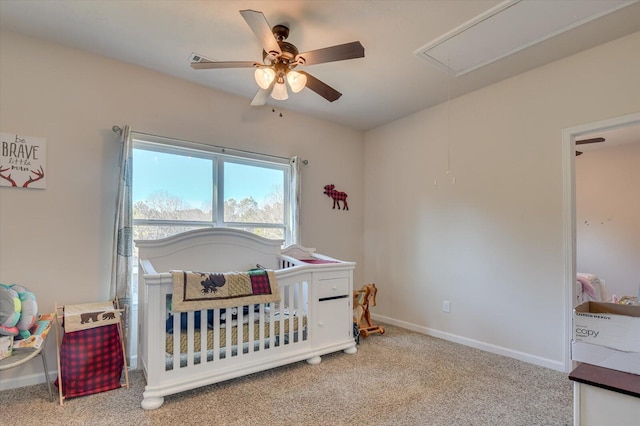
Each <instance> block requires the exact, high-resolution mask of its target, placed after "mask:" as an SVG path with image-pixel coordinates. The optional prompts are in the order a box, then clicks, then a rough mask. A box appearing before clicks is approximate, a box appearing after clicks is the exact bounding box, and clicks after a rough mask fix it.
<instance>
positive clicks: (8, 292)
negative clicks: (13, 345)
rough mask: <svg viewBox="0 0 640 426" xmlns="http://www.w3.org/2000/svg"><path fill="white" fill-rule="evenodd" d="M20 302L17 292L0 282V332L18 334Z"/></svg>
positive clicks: (8, 334) (6, 334)
mask: <svg viewBox="0 0 640 426" xmlns="http://www.w3.org/2000/svg"><path fill="white" fill-rule="evenodd" d="M21 311H22V303H21V302H20V297H19V296H18V293H17V292H16V291H15V290H13V289H12V288H11V287H9V286H5V285H4V284H0V334H2V335H5V336H17V335H18V334H19V330H18V327H17V326H16V324H18V321H20V312H21Z"/></svg>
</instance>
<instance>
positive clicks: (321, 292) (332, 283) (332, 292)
mask: <svg viewBox="0 0 640 426" xmlns="http://www.w3.org/2000/svg"><path fill="white" fill-rule="evenodd" d="M316 295H317V297H318V300H319V301H320V302H322V301H324V300H332V299H335V298H338V297H346V296H349V278H331V279H324V280H319V281H318V288H317V292H316Z"/></svg>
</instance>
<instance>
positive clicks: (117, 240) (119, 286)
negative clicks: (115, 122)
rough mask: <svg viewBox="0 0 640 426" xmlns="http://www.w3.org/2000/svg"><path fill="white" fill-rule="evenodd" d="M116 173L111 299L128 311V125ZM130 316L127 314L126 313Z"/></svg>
mask: <svg viewBox="0 0 640 426" xmlns="http://www.w3.org/2000/svg"><path fill="white" fill-rule="evenodd" d="M120 148H121V149H120V160H119V163H118V166H119V168H120V170H119V174H118V195H117V197H116V214H115V223H114V225H115V226H114V230H113V253H112V256H113V260H112V264H111V287H110V289H109V297H110V299H113V298H118V300H119V301H120V308H124V307H125V306H126V309H127V312H129V308H130V306H129V305H130V301H129V297H130V294H131V273H132V267H133V262H132V261H133V226H132V218H131V214H132V213H131V203H132V201H131V200H132V194H131V189H132V188H131V179H132V176H131V171H132V169H131V168H132V141H131V135H130V133H129V126H124V128H123V129H122V139H121V147H120ZM128 316H129V315H128Z"/></svg>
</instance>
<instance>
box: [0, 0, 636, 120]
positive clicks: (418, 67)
mask: <svg viewBox="0 0 640 426" xmlns="http://www.w3.org/2000/svg"><path fill="white" fill-rule="evenodd" d="M524 1H538V0H524ZM542 1H546V0H542ZM549 1H550V0H549ZM555 1H556V2H566V1H570V2H583V3H585V4H587V3H589V2H591V1H596V0H555ZM597 1H611V0H597ZM500 3H501V0H486V1H484V0H462V1H453V0H447V1H445V0H441V1H437V0H431V1H417V0H408V1H405V0H350V1H338V0H315V1H310V0H301V1H287V0H283V1H280V0H279V1H237V0H234V1H196V0H192V1H178V0H163V1H147V0H136V1H134V0H128V1H125V0H111V1H110V0H93V1H78V0H30V1H24V0H0V29H2V30H9V31H15V32H19V33H23V34H27V35H30V36H33V37H38V38H42V39H46V40H49V41H51V42H55V43H61V44H64V45H68V46H72V47H75V48H79V49H83V50H86V51H89V52H93V53H96V54H99V55H103V56H107V57H111V58H114V59H117V60H120V61H124V62H128V63H131V64H136V65H140V66H143V67H146V68H150V69H152V70H156V71H158V72H161V73H165V74H169V75H172V76H175V77H178V78H182V79H185V80H188V81H192V82H195V83H198V84H201V85H203V86H208V87H212V88H216V89H218V90H221V91H225V92H228V93H232V94H236V95H238V96H242V97H245V98H246V99H247V103H249V102H250V101H251V99H252V98H253V97H254V95H255V93H256V91H257V86H256V84H255V81H254V80H253V70H252V69H219V70H197V71H196V70H193V69H192V68H191V67H190V66H189V59H190V56H191V54H192V53H198V54H200V55H203V56H204V57H207V58H210V59H213V60H216V61H254V60H255V61H257V60H260V59H261V51H262V48H261V46H260V44H259V42H258V41H257V39H256V38H255V36H254V35H253V33H252V32H251V30H250V29H249V27H248V26H247V24H246V22H245V21H244V19H243V18H242V17H241V15H240V13H239V10H241V9H254V10H258V11H262V12H263V13H264V15H265V17H266V18H267V20H268V22H269V24H270V25H271V26H273V25H276V24H286V25H288V26H289V27H290V30H291V32H290V35H289V38H288V39H287V41H288V42H290V43H293V44H294V45H296V46H297V47H298V49H299V50H300V51H301V52H304V51H310V50H315V49H320V48H323V47H328V46H333V45H336V44H342V43H347V42H351V41H356V40H359V41H360V42H361V43H362V44H363V45H364V47H365V58H361V59H353V60H348V61H341V62H332V63H326V64H319V65H312V66H309V67H307V68H306V69H305V70H306V71H308V72H310V73H311V74H313V75H314V76H315V77H317V78H319V79H320V80H322V81H324V82H325V83H327V84H328V85H330V86H332V87H334V88H335V89H336V90H338V91H340V92H342V93H343V96H342V97H341V98H340V99H339V100H337V101H336V102H333V103H329V102H327V101H326V100H325V99H323V98H321V97H320V96H318V95H317V94H315V93H313V92H311V91H310V90H303V91H302V92H300V93H298V94H295V95H290V97H289V99H288V100H287V101H274V100H272V99H269V103H270V104H271V105H273V106H276V107H277V108H281V109H290V110H294V111H298V112H302V113H305V114H309V115H312V116H316V117H319V118H322V119H326V120H330V121H333V122H337V123H341V124H344V125H346V126H349V127H352V128H354V129H359V130H369V129H372V128H374V127H377V126H379V125H382V124H385V123H388V122H390V121H393V120H395V119H397V118H400V117H403V116H406V115H408V114H411V113H413V112H416V111H419V110H421V109H424V108H428V107H431V106H433V105H437V104H439V103H442V102H444V101H446V100H447V99H448V98H449V97H451V98H453V97H456V96H459V95H462V94H464V93H468V92H470V91H473V90H476V89H479V88H481V87H484V86H487V85H489V84H492V83H495V82H498V81H500V80H503V79H505V78H509V77H512V76H514V75H517V74H519V73H521V72H524V71H527V70H529V69H532V68H535V67H538V66H541V65H544V64H546V63H549V62H551V61H554V60H557V59H560V58H562V57H565V56H568V55H571V54H574V53H577V52H580V51H582V50H585V49H588V48H591V47H594V46H596V45H598V44H601V43H604V42H607V41H611V40H614V39H616V38H619V37H622V36H624V35H627V34H631V33H633V32H636V31H640V3H638V2H636V3H634V4H632V5H630V6H626V7H624V8H622V9H621V10H618V11H616V12H613V13H611V14H608V15H606V16H604V17H601V18H598V19H596V20H594V21H591V22H589V23H587V24H584V25H581V26H578V27H577V28H573V29H571V30H570V31H567V32H565V33H563V34H560V35H557V36H555V37H552V38H550V39H548V40H546V41H544V42H541V43H539V44H536V45H534V46H532V47H529V48H527V49H524V50H522V51H520V52H518V53H515V54H513V55H510V56H508V57H506V58H503V59H501V60H499V61H497V62H494V63H492V64H489V65H487V66H484V67H482V68H479V69H477V70H475V71H473V72H470V73H468V74H465V75H463V76H460V77H452V76H450V75H449V74H447V73H445V72H444V71H443V70H442V69H441V68H439V67H437V66H436V65H433V64H431V63H428V62H426V61H423V60H420V59H418V58H417V57H416V55H415V54H414V52H415V51H416V50H417V49H419V48H420V47H421V46H424V45H425V44H427V43H429V42H431V41H433V40H435V39H437V38H438V37H441V36H442V35H443V34H446V33H447V32H449V31H451V30H452V29H455V28H456V27H458V26H460V25H462V24H464V23H465V22H467V21H469V20H470V19H472V18H474V17H476V16H477V15H480V14H482V13H484V12H486V11H487V10H489V9H491V8H492V7H495V6H496V5H498V4H500ZM516 28H517V27H516ZM516 28H514V30H515V29H516ZM477 49H482V45H479V46H477ZM576 72H580V70H576ZM260 108H270V107H269V106H267V107H260Z"/></svg>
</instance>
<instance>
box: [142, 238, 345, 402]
mask: <svg viewBox="0 0 640 426" xmlns="http://www.w3.org/2000/svg"><path fill="white" fill-rule="evenodd" d="M281 244H282V241H280V240H268V239H265V238H262V237H259V236H257V235H255V234H251V233H248V232H245V231H240V230H235V229H228V228H215V229H203V230H196V231H190V232H186V233H183V234H178V235H176V236H173V237H169V238H166V239H162V240H153V241H136V245H137V247H138V250H139V259H140V261H139V263H140V273H139V284H138V285H139V292H138V297H139V313H138V315H139V331H138V333H139V334H138V336H139V337H138V339H139V340H138V342H139V343H138V365H139V366H140V367H141V368H142V369H143V370H144V374H145V377H146V381H147V385H146V387H145V391H144V394H143V397H144V399H143V401H142V404H141V405H142V408H144V409H147V410H149V409H155V408H158V407H160V406H161V405H162V403H163V402H164V397H165V396H167V395H171V394H175V393H178V392H183V391H186V390H189V389H194V388H198V387H200V386H205V385H209V384H212V383H217V382H221V381H224V380H228V379H232V378H236V377H240V376H244V375H247V374H251V373H255V372H258V371H263V370H267V369H270V368H274V367H278V366H282V365H285V364H289V363H293V362H298V361H301V360H306V361H307V362H308V363H309V364H317V363H319V362H320V360H321V359H320V356H321V355H324V354H327V353H330V352H335V351H339V350H343V351H344V352H346V353H348V354H353V353H355V352H356V346H355V341H354V338H353V323H352V318H353V317H352V297H351V295H352V292H353V269H354V268H355V263H353V262H345V261H339V260H336V259H333V258H330V257H327V256H323V255H319V254H315V253H313V249H305V248H304V247H301V246H292V247H289V248H287V249H284V250H281ZM256 265H260V266H262V267H264V268H267V269H273V270H274V271H275V276H276V279H277V284H278V288H279V292H280V300H279V301H278V302H275V303H269V304H259V305H252V306H249V305H247V306H237V307H235V308H227V309H225V310H220V309H212V310H202V311H199V316H200V317H199V319H200V323H197V321H194V318H196V316H197V314H196V313H194V312H187V313H184V314H178V313H176V314H175V315H171V314H172V313H171V311H170V310H169V309H168V306H169V303H168V301H169V300H170V297H171V294H172V291H173V281H172V276H171V273H170V272H169V271H171V270H185V271H199V272H230V271H248V270H250V269H252V268H255V267H256ZM232 313H235V314H236V315H235V316H232V315H231V314H232ZM167 319H168V320H169V323H168V324H167ZM171 326H172V327H173V330H174V331H175V332H173V333H170V332H168V331H167V330H168V329H169V328H171ZM179 330H182V332H178V331H179ZM205 330H206V332H205Z"/></svg>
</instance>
